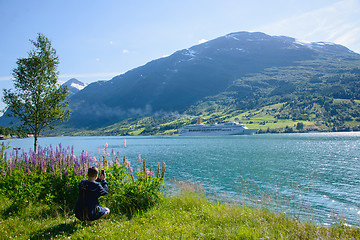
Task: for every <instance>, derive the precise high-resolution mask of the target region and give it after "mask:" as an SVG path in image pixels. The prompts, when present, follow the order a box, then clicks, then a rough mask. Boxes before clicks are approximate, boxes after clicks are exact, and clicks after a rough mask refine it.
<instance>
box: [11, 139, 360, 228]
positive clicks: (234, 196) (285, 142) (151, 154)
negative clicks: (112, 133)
mask: <svg viewBox="0 0 360 240" xmlns="http://www.w3.org/2000/svg"><path fill="white" fill-rule="evenodd" d="M123 140H124V137H52V138H40V139H39V144H40V145H41V146H49V145H50V144H51V145H53V146H55V145H56V144H59V143H61V144H62V146H63V147H66V146H74V147H75V151H76V152H77V153H80V152H81V150H87V151H88V152H89V154H91V155H94V156H99V153H98V149H102V148H103V146H104V144H105V142H107V143H108V144H109V149H110V151H111V150H112V149H113V150H114V151H115V152H119V153H120V155H121V156H122V155H123V154H126V156H127V157H128V158H129V160H130V161H131V163H132V165H133V166H134V167H136V164H137V159H138V155H139V154H141V156H142V157H143V158H146V159H147V163H148V164H151V165H153V166H156V165H157V162H162V161H164V162H166V164H167V169H166V181H167V183H170V182H171V180H173V179H177V180H186V181H192V182H196V183H199V184H201V185H203V186H204V188H205V189H206V191H207V193H208V195H209V196H211V197H215V198H217V199H222V200H224V199H226V200H230V201H231V202H235V203H236V202H243V201H244V199H245V200H248V201H250V202H252V203H254V204H255V203H260V204H261V203H268V204H269V206H270V207H271V208H274V209H276V210H277V211H281V212H286V213H287V214H289V215H290V216H295V217H299V218H300V219H301V220H306V221H313V222H315V223H317V224H332V223H334V222H338V221H339V220H340V219H343V220H345V221H346V222H347V223H348V224H351V225H356V226H359V223H360V221H359V220H360V215H359V214H360V151H359V150H360V133H314V134H312V133H311V134H269V135H254V136H216V137H215V136H214V137H180V136H169V137H162V136H154V137H151V136H150V137H126V140H127V148H126V149H125V148H124V146H123ZM32 144H33V139H13V140H11V146H12V147H20V148H22V149H23V150H26V151H27V150H29V149H30V148H31V147H32ZM269 199H270V200H269Z"/></svg>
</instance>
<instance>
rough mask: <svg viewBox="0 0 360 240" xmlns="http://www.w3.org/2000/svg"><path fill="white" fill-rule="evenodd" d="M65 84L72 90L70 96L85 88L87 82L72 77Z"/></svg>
mask: <svg viewBox="0 0 360 240" xmlns="http://www.w3.org/2000/svg"><path fill="white" fill-rule="evenodd" d="M63 85H65V86H67V87H68V90H69V92H70V96H71V95H74V94H75V93H77V92H79V91H81V90H83V89H84V88H85V87H86V86H87V84H86V83H83V82H81V81H79V80H77V79H76V78H71V79H70V80H68V81H67V82H65V83H64V84H63Z"/></svg>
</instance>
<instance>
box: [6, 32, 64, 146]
mask: <svg viewBox="0 0 360 240" xmlns="http://www.w3.org/2000/svg"><path fill="white" fill-rule="evenodd" d="M31 43H32V44H33V45H34V47H35V48H34V49H33V50H31V51H30V52H29V57H28V58H19V59H18V60H17V62H16V63H17V68H15V69H14V70H13V77H14V86H15V91H12V90H11V89H4V96H3V101H4V103H5V104H6V105H7V107H8V110H7V112H6V113H7V115H8V116H12V117H15V118H17V119H18V120H19V121H20V123H21V126H20V128H21V129H22V130H23V131H24V132H27V133H32V134H34V149H35V151H36V150H37V137H38V136H39V135H40V133H41V132H42V131H43V130H44V129H46V128H50V129H53V128H54V127H55V126H56V125H57V124H58V123H60V122H64V121H66V120H67V119H68V117H69V115H70V112H69V111H68V110H66V107H67V106H68V103H67V101H65V99H66V97H67V96H68V91H67V88H66V87H62V86H60V85H58V83H57V78H58V72H57V70H56V69H57V65H58V64H59V60H58V57H57V56H56V51H55V49H54V48H52V46H51V42H50V41H49V40H48V39H47V38H46V37H45V36H44V35H42V34H40V33H39V34H38V38H37V40H36V41H31Z"/></svg>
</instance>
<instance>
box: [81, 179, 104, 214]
mask: <svg viewBox="0 0 360 240" xmlns="http://www.w3.org/2000/svg"><path fill="white" fill-rule="evenodd" d="M108 192H109V190H108V184H107V182H106V181H105V180H102V181H100V180H96V181H89V180H82V181H81V182H80V183H79V198H78V200H77V202H76V206H75V216H76V217H77V218H78V219H80V220H82V221H85V220H88V221H93V220H96V219H99V218H100V217H101V216H103V215H104V214H105V213H106V209H105V208H104V207H101V206H100V204H99V197H100V196H104V195H106V194H108Z"/></svg>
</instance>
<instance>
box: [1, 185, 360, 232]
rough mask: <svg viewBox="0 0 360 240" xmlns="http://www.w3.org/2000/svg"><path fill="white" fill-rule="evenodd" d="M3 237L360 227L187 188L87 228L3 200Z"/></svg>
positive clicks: (38, 207) (69, 217)
mask: <svg viewBox="0 0 360 240" xmlns="http://www.w3.org/2000/svg"><path fill="white" fill-rule="evenodd" d="M0 198H1V199H0V214H1V215H0V216H1V219H0V238H1V239H9V238H17V239H69V238H71V239H90V238H92V239H96V238H99V237H101V238H102V239H359V238H360V229H358V228H354V227H346V226H345V225H343V224H341V223H339V224H338V225H335V226H332V227H328V228H326V227H320V226H316V225H313V224H311V223H301V222H299V221H297V220H295V219H291V218H288V217H286V216H284V215H282V214H277V213H274V212H271V211H269V210H267V209H262V208H261V207H256V208H252V207H248V206H245V205H241V206H234V205H230V204H226V203H221V202H214V201H211V200H209V199H208V198H206V197H205V195H204V194H202V193H197V192H196V191H193V190H189V188H188V187H187V189H185V190H184V189H182V191H180V193H178V194H176V195H174V196H167V197H164V198H163V199H162V201H161V202H160V203H159V204H158V205H156V206H155V207H153V208H151V209H150V210H149V211H147V212H143V213H141V214H137V215H135V216H134V217H133V218H131V219H128V218H126V217H125V216H121V215H115V214H110V216H109V217H108V218H107V219H103V220H98V221H96V222H94V223H91V224H82V223H81V222H80V221H78V220H76V219H75V217H74V216H73V214H66V213H59V212H57V211H56V210H54V209H52V208H51V207H49V206H47V205H45V204H41V203H37V204H30V205H29V206H28V207H26V208H24V209H21V210H20V211H17V212H16V211H9V207H11V201H10V200H9V199H4V198H3V197H0Z"/></svg>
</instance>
